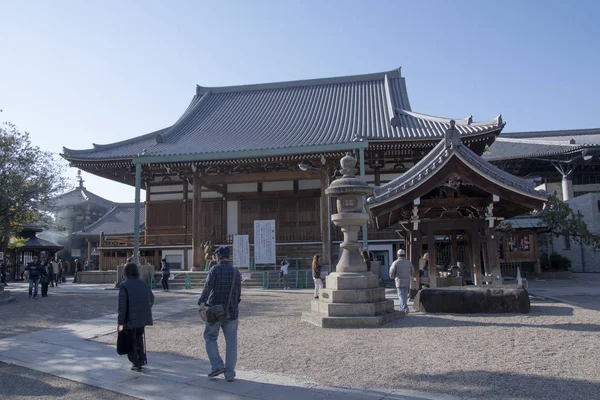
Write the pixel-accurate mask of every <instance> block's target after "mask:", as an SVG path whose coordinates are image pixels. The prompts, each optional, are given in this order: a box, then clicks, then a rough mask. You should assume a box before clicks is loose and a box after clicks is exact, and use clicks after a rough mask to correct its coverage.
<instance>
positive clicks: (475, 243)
mask: <svg viewBox="0 0 600 400" xmlns="http://www.w3.org/2000/svg"><path fill="white" fill-rule="evenodd" d="M471 250H472V257H471V261H472V263H473V264H472V265H473V280H474V282H473V283H474V284H475V285H476V286H478V285H481V283H482V281H481V279H482V276H481V238H480V237H479V225H477V223H474V224H473V225H472V226H471Z"/></svg>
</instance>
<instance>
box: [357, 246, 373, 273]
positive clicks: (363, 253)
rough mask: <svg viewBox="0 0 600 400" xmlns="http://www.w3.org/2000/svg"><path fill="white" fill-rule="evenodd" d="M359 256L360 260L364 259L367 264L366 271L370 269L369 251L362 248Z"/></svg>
mask: <svg viewBox="0 0 600 400" xmlns="http://www.w3.org/2000/svg"><path fill="white" fill-rule="evenodd" d="M360 256H361V257H362V260H363V261H364V263H365V264H366V265H367V272H370V271H371V257H369V252H368V251H367V250H363V251H362V252H361V253H360Z"/></svg>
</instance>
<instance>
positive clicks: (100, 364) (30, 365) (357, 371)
mask: <svg viewBox="0 0 600 400" xmlns="http://www.w3.org/2000/svg"><path fill="white" fill-rule="evenodd" d="M596 278H600V276H598V277H596V276H593V277H591V276H583V277H580V276H577V277H576V279H574V280H571V281H567V282H565V281H538V282H530V288H531V292H532V293H537V294H538V295H540V296H541V295H544V296H546V297H552V298H561V299H569V298H576V301H577V303H575V302H571V303H570V304H560V303H556V302H553V301H549V300H544V299H541V298H540V299H539V300H534V303H533V304H534V308H533V312H532V313H531V314H530V315H510V316H508V315H497V316H482V315H472V316H457V315H426V314H419V313H416V314H410V315H409V316H408V317H407V318H406V319H404V320H402V321H397V322H395V323H393V324H390V325H387V326H385V327H382V328H380V329H377V330H344V331H335V330H333V331H332V330H321V329H318V328H316V327H312V326H311V325H307V324H304V323H300V321H299V312H300V311H302V309H303V308H307V307H308V300H307V299H309V298H310V291H288V292H278V291H261V290H256V291H250V290H248V291H245V298H244V300H245V301H244V303H243V304H244V307H245V309H244V310H243V313H244V315H245V316H247V318H246V319H242V321H241V324H245V325H242V326H243V328H244V329H240V332H243V333H241V336H240V360H239V365H240V369H239V373H238V380H237V381H236V382H235V383H233V384H231V383H226V382H224V380H223V379H217V380H209V379H207V378H205V376H206V375H205V374H206V373H207V372H208V371H209V370H210V367H209V365H208V362H207V361H206V355H205V353H204V350H203V341H202V331H201V327H200V325H199V321H198V316H197V311H196V305H195V303H196V300H197V296H198V292H197V291H182V292H179V293H176V292H172V293H170V294H165V293H162V292H157V293H156V294H157V305H156V307H155V309H154V315H155V317H156V324H155V326H154V327H152V328H151V329H150V330H149V333H148V347H149V348H148V349H149V360H150V364H149V369H148V372H147V373H145V374H144V375H141V374H138V373H134V372H131V371H129V369H128V363H127V361H126V358H124V357H119V356H117V355H116V352H115V350H114V344H112V343H114V336H113V335H112V332H114V328H115V320H116V316H115V315H114V314H112V313H114V311H115V309H116V295H117V292H116V291H112V290H105V286H107V285H105V286H102V285H100V286H98V285H85V286H84V285H66V286H64V287H62V288H61V287H59V288H58V289H56V290H55V291H54V292H53V291H52V289H51V292H50V297H48V298H44V299H38V300H36V301H33V300H28V299H27V298H26V297H27V296H26V293H25V290H26V289H25V285H24V284H21V286H20V285H19V284H16V285H13V286H11V287H9V289H11V290H12V291H13V292H15V294H16V296H17V297H18V298H17V301H15V302H13V303H11V304H10V305H4V306H2V308H0V313H2V315H3V317H6V318H3V319H4V321H7V320H8V321H13V322H11V323H10V324H5V323H3V324H2V325H1V326H0V385H2V386H1V387H3V388H5V389H1V388H0V398H2V399H4V398H9V399H13V398H14V399H17V398H19V399H20V398H38V397H41V396H42V395H41V393H42V392H44V393H46V395H47V397H48V398H63V397H64V398H70V397H73V398H76V397H77V398H86V396H87V398H102V399H104V398H107V399H109V398H114V399H125V398H127V395H131V396H135V397H138V398H148V399H158V398H161V399H163V398H168V399H187V398H189V399H198V398H210V399H212V398H216V399H257V398H260V399H279V398H291V400H292V399H295V398H298V399H305V398H308V399H324V398H327V399H333V398H350V399H352V398H356V399H369V400H370V399H429V398H450V396H449V395H448V394H452V395H454V396H457V397H458V398H519V399H530V398H540V399H541V398H549V397H554V398H593V397H594V396H595V395H596V394H597V393H598V391H600V374H599V373H598V370H600V364H599V361H596V359H597V357H595V356H594V354H595V353H598V352H600V348H599V346H600V344H599V343H598V340H597V338H598V334H600V313H598V311H595V310H598V308H596V307H597V301H598V294H599V293H600V279H596ZM391 292H393V291H390V293H391ZM579 305H581V307H583V308H580V307H579ZM14 306H16V307H14ZM57 310H59V312H57ZM111 314H112V315H111ZM86 317H87V318H93V319H91V320H83V319H84V318H86ZM94 317H96V318H94ZM15 321H16V322H15ZM65 324H67V325H65ZM48 327H51V328H52V329H45V328H48ZM2 338H4V339H2ZM305 339H306V340H307V341H308V342H307V343H308V344H302V343H300V341H302V340H305ZM98 341H104V342H108V343H111V345H106V344H103V343H99V342H98ZM282 341H287V342H291V343H292V344H296V345H297V346H290V347H287V346H282V345H281V344H280V343H281V342H282ZM373 342H375V343H377V346H376V347H377V348H378V349H379V351H376V352H373V351H372V349H370V348H369V346H370V344H371V343H373ZM413 343H415V344H414V345H413ZM398 344H399V345H398ZM393 345H396V348H395V349H394V350H391V349H390V347H393ZM417 347H418V348H417ZM421 348H422V349H424V350H420V349H421ZM348 349H352V352H351V353H352V355H353V356H346V355H345V353H346V352H348ZM415 349H417V350H418V351H415ZM365 351H366V353H365ZM411 352H412V353H411ZM363 353H364V354H363ZM332 360H334V361H335V363H333V362H332ZM2 362H5V363H2ZM23 367H25V368H23ZM382 368H383V369H385V370H386V371H388V372H389V371H391V375H390V374H389V373H388V372H386V371H382ZM32 370H35V371H34V372H32ZM32 381H35V382H32ZM17 382H23V384H22V385H21V384H18V383H17ZM367 386H369V387H367ZM373 386H375V387H373ZM351 387H354V389H352V388H351ZM407 389H408V390H407ZM109 390H112V391H117V392H119V393H115V392H112V391H109ZM27 396H29V397H27ZM565 396H566V397H565Z"/></svg>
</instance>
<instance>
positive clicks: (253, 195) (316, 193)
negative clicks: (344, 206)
mask: <svg viewBox="0 0 600 400" xmlns="http://www.w3.org/2000/svg"><path fill="white" fill-rule="evenodd" d="M320 196H321V189H304V190H301V191H300V192H299V193H294V192H291V191H285V192H284V191H281V192H280V191H275V192H261V193H257V192H243V193H228V194H227V200H228V201H236V200H244V199H269V198H278V199H280V198H298V197H320Z"/></svg>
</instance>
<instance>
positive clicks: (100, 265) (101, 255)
mask: <svg viewBox="0 0 600 400" xmlns="http://www.w3.org/2000/svg"><path fill="white" fill-rule="evenodd" d="M103 245H104V232H100V238H99V240H98V254H99V259H98V269H99V270H100V271H106V268H105V267H104V250H102V246H103Z"/></svg>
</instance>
